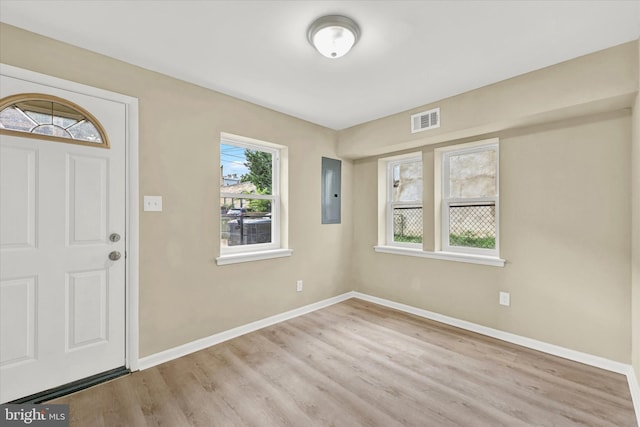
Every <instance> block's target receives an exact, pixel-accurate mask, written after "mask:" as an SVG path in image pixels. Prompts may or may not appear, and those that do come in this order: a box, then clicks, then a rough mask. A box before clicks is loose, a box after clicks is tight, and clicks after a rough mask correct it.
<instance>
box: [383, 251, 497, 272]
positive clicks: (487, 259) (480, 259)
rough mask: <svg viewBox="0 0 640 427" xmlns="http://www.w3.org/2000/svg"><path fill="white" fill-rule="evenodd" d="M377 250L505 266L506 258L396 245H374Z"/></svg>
mask: <svg viewBox="0 0 640 427" xmlns="http://www.w3.org/2000/svg"><path fill="white" fill-rule="evenodd" d="M373 249H374V250H375V251H376V252H380V253H385V254H394V255H406V256H415V257H419V258H431V259H441V260H445V261H456V262H466V263H470V264H481V265H491V266H494V267H504V264H505V262H506V261H505V260H503V259H501V258H497V257H491V256H484V255H470V254H459V253H454V252H427V251H423V250H420V249H410V248H401V247H395V246H374V247H373Z"/></svg>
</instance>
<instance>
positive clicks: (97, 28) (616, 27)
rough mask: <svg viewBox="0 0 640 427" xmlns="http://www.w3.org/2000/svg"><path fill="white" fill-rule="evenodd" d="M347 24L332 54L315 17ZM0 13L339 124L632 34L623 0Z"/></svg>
mask: <svg viewBox="0 0 640 427" xmlns="http://www.w3.org/2000/svg"><path fill="white" fill-rule="evenodd" d="M326 14H344V15H347V16H349V17H351V18H352V19H354V20H355V21H356V22H358V24H359V25H360V27H361V30H362V36H361V39H360V41H359V43H358V44H357V45H356V46H355V47H354V49H353V50H352V51H351V52H350V53H349V54H348V55H347V56H345V57H343V58H340V59H335V60H331V59H327V58H324V57H322V56H321V55H320V54H319V53H317V52H316V51H315V50H314V49H313V48H312V47H311V46H310V45H309V44H308V42H307V39H306V31H307V28H308V26H309V24H310V23H311V22H312V21H314V20H315V19H316V18H318V17H319V16H322V15H326ZM0 21H2V22H5V23H8V24H11V25H15V26H17V27H22V28H25V29H27V30H30V31H33V32H36V33H39V34H43V35H46V36H49V37H52V38H54V39H58V40H62V41H64V42H67V43H70V44H73V45H76V46H80V47H83V48H86V49H90V50H92V51H95V52H99V53H102V54H105V55H108V56H111V57H114V58H117V59H120V60H123V61H126V62H129V63H132V64H136V65H138V66H141V67H144V68H147V69H150V70H154V71H158V72H161V73H164V74H168V75H170V76H173V77H176V78H179V79H182V80H186V81H189V82H193V83H196V84H198V85H201V86H204V87H208V88H211V89H214V90H217V91H220V92H223V93H226V94H229V95H232V96H235V97H238V98H241V99H245V100H248V101H251V102H254V103H257V104H260V105H264V106H266V107H269V108H272V109H275V110H278V111H281V112H284V113H287V114H290V115H293V116H296V117H299V118H302V119H305V120H308V121H311V122H314V123H318V124H320V125H324V126H327V127H330V128H333V129H343V128H346V127H350V126H353V125H355V124H359V123H362V122H366V121H369V120H373V119H376V118H379V117H383V116H386V115H389V114H393V113H397V112H399V111H404V110H407V109H410V108H413V107H417V106H420V105H423V104H427V103H430V102H433V101H437V100H439V99H442V98H446V97H449V96H452V95H456V94H459V93H462V92H465V91H468V90H471V89H474V88H478V87H481V86H485V85H487V84H491V83H494V82H497V81H500V80H504V79H506V78H509V77H513V76H516V75H519V74H522V73H526V72H528V71H532V70H536V69H539V68H542V67H545V66H548V65H552V64H555V63H558V62H561V61H564V60H567V59H570V58H574V57H577V56H580V55H584V54H587V53H590V52H594V51H597V50H600V49H604V48H607V47H610V46H614V45H617V44H620V43H624V42H627V41H630V40H635V39H638V37H639V36H640V0H636V1H506V0H503V1H268V0H263V1H240V0H236V1H206V0H201V1H47V0H41V1H29V0H19V1H15V0H0Z"/></svg>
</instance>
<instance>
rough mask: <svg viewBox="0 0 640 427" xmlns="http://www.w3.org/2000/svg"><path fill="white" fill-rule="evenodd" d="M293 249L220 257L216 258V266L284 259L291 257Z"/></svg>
mask: <svg viewBox="0 0 640 427" xmlns="http://www.w3.org/2000/svg"><path fill="white" fill-rule="evenodd" d="M292 253H293V249H273V250H269V251H260V252H241V253H237V254H226V255H220V256H219V257H218V258H216V264H218V265H227V264H238V263H241V262H251V261H261V260H264V259H272V258H284V257H288V256H291V254H292Z"/></svg>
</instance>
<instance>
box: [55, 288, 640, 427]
mask: <svg viewBox="0 0 640 427" xmlns="http://www.w3.org/2000/svg"><path fill="white" fill-rule="evenodd" d="M51 403H69V404H70V405H71V406H70V410H71V425H73V426H91V427H98V426H106V427H111V426H147V425H148V426H156V425H157V426H171V427H179V426H191V425H193V426H267V427H269V426H300V427H307V426H349V427H351V426H383V427H388V426H401V425H406V426H472V427H476V426H510V427H511V426H532V425H534V426H615V427H623V426H637V424H636V418H635V415H634V412H633V405H632V402H631V396H630V393H629V388H628V385H627V381H626V378H625V377H624V376H623V375H619V374H614V373H611V372H607V371H603V370H600V369H597V368H593V367H590V366H586V365H583V364H580V363H575V362H571V361H568V360H565V359H561V358H558V357H554V356H549V355H546V354H543V353H540V352H536V351H533V350H529V349H526V348H523V347H519V346H516V345H513V344H508V343H505V342H502V341H499V340H495V339H492V338H488V337H485V336H482V335H478V334H475V333H472V332H467V331H464V330H460V329H457V328H454V327H450V326H446V325H442V324H440V323H437V322H433V321H429V320H425V319H422V318H419V317H416V316H412V315H409V314H405V313H402V312H398V311H395V310H391V309H388V308H385V307H381V306H378V305H375V304H371V303H368V302H364V301H361V300H357V299H351V300H348V301H345V302H343V303H340V304H336V305H334V306H331V307H328V308H325V309H322V310H319V311H316V312H313V313H310V314H307V315H304V316H301V317H298V318H295V319H292V320H289V321H286V322H283V323H280V324H277V325H274V326H271V327H268V328H265V329H262V330H259V331H257V332H253V333H250V334H247V335H244V336H242V337H239V338H235V339H233V340H231V341H227V342H225V343H222V344H219V345H216V346H214V347H211V348H208V349H206V350H202V351H199V352H197V353H193V354H191V355H188V356H185V357H182V358H180V359H177V360H174V361H171V362H168V363H165V364H162V365H159V366H156V367H154V368H151V369H147V370H145V371H141V372H136V373H133V374H131V375H128V376H126V377H122V378H119V379H116V380H114V381H111V382H108V383H105V384H101V385H98V386H95V387H93V388H91V389H88V390H84V391H81V392H78V393H76V394H74V395H71V396H66V397H63V398H60V399H57V400H55V401H52V402H51Z"/></svg>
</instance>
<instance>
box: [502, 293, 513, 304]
mask: <svg viewBox="0 0 640 427" xmlns="http://www.w3.org/2000/svg"><path fill="white" fill-rule="evenodd" d="M500 305H506V306H507V307H508V306H510V305H511V294H509V292H502V291H500Z"/></svg>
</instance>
